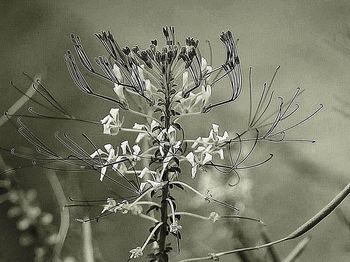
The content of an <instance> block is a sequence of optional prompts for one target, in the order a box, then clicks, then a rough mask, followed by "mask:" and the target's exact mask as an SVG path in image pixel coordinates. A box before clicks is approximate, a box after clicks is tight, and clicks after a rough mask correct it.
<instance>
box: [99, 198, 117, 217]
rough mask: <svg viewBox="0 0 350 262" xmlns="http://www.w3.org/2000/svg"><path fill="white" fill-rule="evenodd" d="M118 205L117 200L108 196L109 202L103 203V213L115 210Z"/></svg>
mask: <svg viewBox="0 0 350 262" xmlns="http://www.w3.org/2000/svg"><path fill="white" fill-rule="evenodd" d="M116 206H117V202H116V201H115V200H114V199H113V198H110V197H109V198H107V204H106V205H103V210H102V212H101V214H103V213H105V212H106V211H109V212H115V211H114V209H115V207H116Z"/></svg>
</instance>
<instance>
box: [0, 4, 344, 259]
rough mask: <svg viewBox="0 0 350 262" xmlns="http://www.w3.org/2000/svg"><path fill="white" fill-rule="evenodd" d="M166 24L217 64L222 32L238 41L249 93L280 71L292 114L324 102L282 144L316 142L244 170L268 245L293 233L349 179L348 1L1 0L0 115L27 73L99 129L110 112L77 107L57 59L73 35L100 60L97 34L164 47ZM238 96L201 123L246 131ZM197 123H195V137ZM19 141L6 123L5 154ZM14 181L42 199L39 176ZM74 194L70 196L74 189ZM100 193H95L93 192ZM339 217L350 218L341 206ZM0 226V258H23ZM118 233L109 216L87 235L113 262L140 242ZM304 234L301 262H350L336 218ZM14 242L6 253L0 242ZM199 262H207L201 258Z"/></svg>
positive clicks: (80, 102)
mask: <svg viewBox="0 0 350 262" xmlns="http://www.w3.org/2000/svg"><path fill="white" fill-rule="evenodd" d="M164 25H173V26H175V28H176V32H177V37H178V39H183V38H185V37H186V36H188V35H191V36H193V37H195V38H198V39H200V40H201V41H202V42H204V40H206V39H209V40H211V42H212V45H213V49H214V55H216V54H217V58H215V60H214V61H217V62H219V61H221V60H220V59H222V57H223V49H222V46H221V43H220V41H219V35H220V32H222V31H224V30H231V31H232V32H233V33H234V34H235V35H236V37H238V38H239V39H240V40H239V53H240V57H241V61H242V65H243V71H244V80H245V83H247V75H248V68H249V67H250V66H251V67H253V70H254V82H255V86H256V88H259V87H261V85H262V83H263V82H264V81H268V80H269V79H270V77H271V75H272V74H273V72H274V69H275V68H276V67H277V66H278V65H281V70H280V72H279V74H278V77H277V81H276V84H275V89H277V93H278V95H281V96H284V97H288V96H289V95H291V94H292V93H293V92H294V90H295V88H296V87H301V88H303V89H306V92H305V93H304V95H303V96H302V98H301V99H300V104H301V106H302V108H301V110H300V116H303V115H307V114H308V113H309V112H312V110H314V109H315V108H316V107H317V106H318V104H319V103H322V104H324V106H325V107H324V109H323V110H322V112H321V113H319V114H318V115H317V116H316V117H315V118H313V119H312V120H310V121H308V122H307V123H306V124H305V125H303V126H301V127H299V128H298V129H297V130H295V131H293V132H292V134H291V136H292V137H298V138H300V137H304V138H312V139H316V140H317V143H315V144H305V143H291V144H285V145H277V146H274V145H272V146H269V147H267V149H266V150H267V151H268V152H273V153H275V158H274V159H273V160H272V161H271V162H269V163H268V164H266V165H265V166H264V167H262V168H260V169H256V170H251V171H250V172H249V176H250V177H251V178H252V181H253V183H254V185H253V202H252V206H253V208H254V209H255V212H256V214H257V215H258V216H259V217H261V218H262V219H263V220H264V221H265V222H266V223H267V224H268V225H269V229H270V231H271V235H272V238H278V237H280V236H282V235H284V234H286V233H288V232H290V231H291V230H293V229H294V228H295V227H297V226H298V225H299V224H301V223H302V222H303V221H304V220H305V219H307V218H308V217H310V216H312V215H313V214H314V213H315V212H316V211H317V210H318V209H319V208H321V207H322V206H323V205H324V204H325V203H327V202H328V201H329V200H330V199H331V198H332V197H333V195H334V194H335V193H336V192H337V191H338V190H339V188H341V187H342V186H343V185H344V184H345V183H347V182H348V181H349V173H348V170H347V167H348V161H349V142H350V138H349V136H348V130H347V129H348V127H350V125H349V123H350V119H349V118H348V117H346V116H344V114H342V113H341V112H338V110H340V111H342V112H343V113H344V112H345V113H346V112H350V107H348V108H346V106H345V105H344V104H342V103H340V102H339V100H338V99H337V98H339V97H341V98H343V99H345V100H347V99H349V98H350V93H349V91H348V89H349V86H350V74H349V68H350V37H349V36H350V28H349V26H350V2H349V1H347V0H343V1H340V0H339V1H337V0H335V1H325V0H323V1H322V0H309V1H277V0H274V1H258V0H256V1H235V0H231V1H221V0H220V1H203V0H201V1H200V0H198V1H192V0H191V1H188V0H187V1H164V0H163V1H119V0H118V1H90V0H84V1H82V0H81V1H77V0H75V1H37V0H36V1H5V0H1V1H0V33H1V37H0V45H1V51H0V88H1V89H0V90H1V93H0V111H5V110H6V109H7V108H8V107H9V106H11V105H12V103H13V102H14V101H15V100H16V99H17V98H18V97H19V95H18V94H17V93H16V92H15V91H14V90H12V89H11V88H10V86H9V84H8V83H9V81H10V80H13V81H14V82H15V83H17V84H18V85H20V86H22V87H26V86H27V85H28V83H27V82H25V79H24V78H23V76H22V75H21V72H22V71H25V72H28V73H29V74H32V75H34V74H37V73H40V74H41V75H42V77H43V80H44V81H45V82H46V84H47V86H49V88H50V90H52V92H53V93H54V94H55V96H56V97H57V98H58V99H59V100H60V101H62V103H63V104H64V105H65V106H66V107H67V108H68V109H70V110H71V111H72V112H75V114H76V115H84V116H86V117H87V118H90V119H100V118H101V116H104V115H105V113H106V112H107V110H108V109H109V106H110V105H108V104H101V102H100V101H96V100H94V99H90V98H86V97H84V95H83V94H82V93H81V92H79V91H78V90H76V89H75V88H74V87H73V83H72V82H71V80H70V79H69V75H68V73H67V72H66V68H65V65H64V61H63V54H64V52H65V51H66V50H67V49H72V45H71V42H70V33H71V32H74V33H76V34H79V35H80V36H81V38H82V41H83V43H84V46H85V47H86V49H87V50H88V51H89V53H91V54H93V55H97V54H99V53H101V51H102V47H101V46H100V44H99V42H98V40H97V39H95V38H94V36H93V34H94V33H96V32H99V31H101V30H111V31H112V32H113V33H114V35H115V37H116V38H117V39H118V40H119V42H120V44H121V45H131V46H132V45H134V44H136V43H138V44H140V45H141V46H143V47H146V46H147V45H148V42H149V40H151V39H155V38H158V39H161V37H162V36H161V27H162V26H164ZM247 98H248V97H247V85H245V90H244V91H243V94H242V96H241V98H240V99H239V100H240V101H239V102H237V103H236V104H235V105H233V106H230V107H228V108H225V109H220V110H217V111H216V112H213V113H212V114H211V116H210V120H212V121H215V122H220V123H221V124H223V125H224V126H225V128H227V129H231V130H232V131H235V127H236V126H241V125H242V123H243V122H244V121H243V120H241V119H242V117H243V119H246V118H247V113H248V111H247V109H248V103H247V102H248V99H247ZM201 123H202V121H199V123H198V128H200V127H201ZM33 128H35V129H37V130H38V132H42V135H43V136H44V137H45V136H47V139H48V140H50V139H52V133H53V132H54V131H55V130H57V129H59V130H68V131H69V132H70V133H73V134H74V132H78V131H79V129H78V128H81V127H72V126H70V125H68V124H67V123H66V124H60V126H55V125H48V123H45V122H41V124H40V125H37V126H35V127H33ZM237 131H238V130H237ZM97 139H100V138H97ZM102 139H103V138H101V141H102ZM21 140H22V139H21V138H20V137H19V135H18V134H17V133H16V131H15V130H14V129H13V127H11V125H9V124H7V125H5V126H3V127H2V129H1V130H0V144H1V145H2V146H7V147H13V146H14V145H15V146H16V145H17V146H18V145H19V144H20V143H22V142H21ZM7 161H8V163H9V164H11V165H12V166H15V165H16V161H17V160H14V159H11V158H7ZM34 173H35V174H34ZM23 179H24V182H23V183H24V184H25V185H26V186H28V187H39V192H40V190H41V191H42V192H43V193H45V189H40V188H42V187H43V186H42V185H45V183H46V182H45V181H44V179H42V178H41V176H40V170H39V171H38V170H36V171H33V170H32V171H28V172H26V173H25V174H23ZM80 183H81V188H82V191H84V190H85V188H86V187H89V186H91V185H90V184H93V185H94V183H95V181H94V180H93V179H90V180H89V179H87V180H86V179H81V181H80ZM67 190H68V189H67ZM71 190H72V192H73V193H72V194H74V189H71ZM99 190H100V191H102V190H103V189H102V188H101V189H96V191H99ZM49 199H50V198H44V203H46V206H47V208H51V209H54V207H50V202H49V201H48V200H49ZM45 200H47V201H46V202H45ZM343 208H344V210H345V212H347V214H348V215H350V206H349V201H346V202H345V203H344V204H343ZM0 216H1V221H3V222H2V223H1V225H0V228H1V232H4V234H0V241H1V242H0V243H1V244H0V246H1V248H0V250H1V251H2V253H3V252H6V254H10V256H11V257H12V258H13V261H22V260H21V259H24V257H25V255H23V254H25V251H23V252H20V251H19V250H21V249H19V247H16V246H15V239H16V237H15V235H14V234H15V232H14V230H11V226H13V225H12V224H9V222H8V221H6V220H5V215H4V212H1V214H0ZM125 223H126V221H125V220H119V219H118V218H113V219H107V220H106V222H102V223H99V224H97V225H95V226H94V230H95V233H96V234H95V237H96V239H97V240H96V241H97V242H98V243H99V245H100V248H101V252H102V253H103V254H104V256H105V259H106V261H114V260H113V259H114V258H115V257H117V256H118V255H122V256H123V257H124V256H126V255H127V252H128V250H129V248H130V247H133V246H134V243H135V240H138V242H139V241H140V239H142V238H140V237H139V236H141V235H142V236H143V235H144V234H143V231H142V229H143V227H142V226H140V227H139V228H138V229H137V230H136V231H135V232H136V233H135V235H133V233H129V235H127V236H126V235H125V233H126V232H128V231H129V232H133V231H134V225H128V224H125ZM137 227H138V226H137ZM107 229H108V231H107ZM138 232H140V233H138ZM116 235H118V238H116ZM311 235H312V237H313V239H312V242H311V243H310V245H309V248H308V249H307V250H306V252H305V254H304V256H303V257H302V258H301V259H300V261H339V262H341V261H348V257H349V256H350V253H349V252H350V251H349V250H350V245H349V238H350V233H349V231H346V230H345V228H344V227H343V226H342V225H341V224H340V223H339V221H338V219H337V218H336V216H331V217H329V218H328V219H327V220H326V221H324V222H323V223H322V224H321V225H320V226H319V227H318V228H317V229H316V230H313V231H312V233H311ZM10 236H11V237H10ZM12 238H13V241H12V243H9V242H8V243H9V244H4V241H5V240H8V239H12ZM203 241H205V240H203ZM294 244H295V243H291V244H282V245H280V246H279V247H278V250H279V251H280V252H281V254H287V253H288V251H289V250H290V249H291V248H292V247H293V246H294ZM194 245H196V243H194ZM116 246H117V247H116ZM11 247H13V248H12V249H11ZM78 248H80V247H77V249H78ZM73 249H74V248H73ZM75 252H77V251H75ZM201 253H202V254H206V253H207V250H202V252H201ZM16 256H18V259H17V260H16V259H15V257H16ZM9 261H10V260H9ZM23 261H24V260H23ZM118 261H119V260H118ZM227 261H230V260H227Z"/></svg>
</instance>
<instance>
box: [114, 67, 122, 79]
mask: <svg viewBox="0 0 350 262" xmlns="http://www.w3.org/2000/svg"><path fill="white" fill-rule="evenodd" d="M113 73H114V75H115V77H116V78H117V80H118V81H119V82H122V81H123V76H122V73H121V72H120V68H119V66H117V65H116V64H114V65H113Z"/></svg>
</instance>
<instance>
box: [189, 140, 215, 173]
mask: <svg viewBox="0 0 350 262" xmlns="http://www.w3.org/2000/svg"><path fill="white" fill-rule="evenodd" d="M210 149H211V145H209V146H207V147H203V146H200V147H198V148H197V149H196V150H195V151H194V153H195V154H194V153H193V152H190V153H189V154H187V156H186V159H187V160H188V162H190V164H191V166H192V170H191V175H192V178H194V177H195V176H196V173H197V169H198V167H199V166H202V165H205V164H206V163H208V162H210V161H212V159H213V156H212V155H211V154H210V153H209V152H210Z"/></svg>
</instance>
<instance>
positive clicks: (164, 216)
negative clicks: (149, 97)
mask: <svg viewBox="0 0 350 262" xmlns="http://www.w3.org/2000/svg"><path fill="white" fill-rule="evenodd" d="M170 75H171V73H170V71H169V69H168V70H166V73H165V75H164V88H165V91H166V92H165V110H164V113H165V115H164V127H165V129H166V130H168V129H169V127H170V120H171V119H170V118H171V114H170V107H171V97H170V90H171V84H172V83H171V82H170V79H171V77H170ZM164 149H165V150H164V158H165V156H166V155H167V154H168V152H167V151H168V149H167V148H164ZM163 160H164V159H163ZM162 180H163V181H165V182H168V181H169V177H168V171H167V170H165V172H164V174H163V178H162ZM168 195H169V183H166V184H165V185H164V186H163V188H162V201H161V208H160V216H161V222H162V223H163V224H162V226H161V228H160V235H159V253H160V260H159V261H160V262H167V259H166V257H167V256H166V252H165V248H166V237H167V221H168V203H167V198H168Z"/></svg>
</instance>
